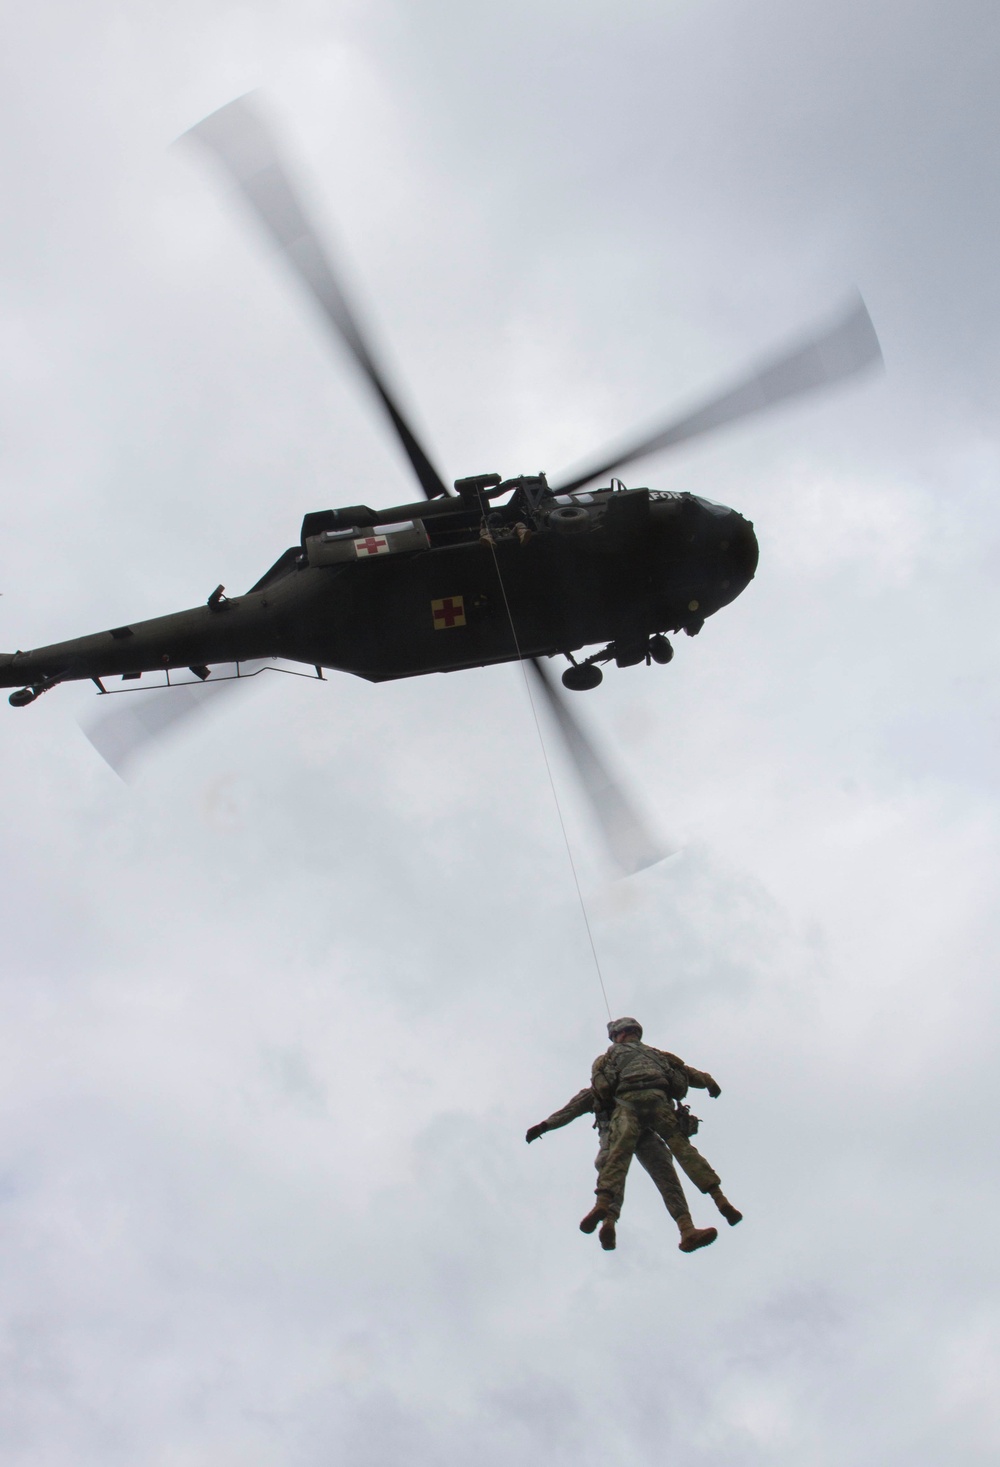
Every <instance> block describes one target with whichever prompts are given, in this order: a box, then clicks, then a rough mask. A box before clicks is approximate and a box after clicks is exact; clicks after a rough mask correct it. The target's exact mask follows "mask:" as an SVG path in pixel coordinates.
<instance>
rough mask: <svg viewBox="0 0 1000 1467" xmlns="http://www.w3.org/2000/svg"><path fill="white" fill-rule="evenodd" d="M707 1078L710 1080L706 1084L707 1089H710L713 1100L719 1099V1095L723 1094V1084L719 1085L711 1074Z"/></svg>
mask: <svg viewBox="0 0 1000 1467" xmlns="http://www.w3.org/2000/svg"><path fill="white" fill-rule="evenodd" d="M706 1078H707V1080H708V1084H707V1085H706V1086H705V1089H706V1090H707V1091H708V1093H709V1095H710V1096H711V1097H712V1099H713V1100H718V1098H719V1096H720V1095H721V1094H722V1086H721V1085H717V1084H716V1083H715V1081H714V1080H713V1079H712V1077H711V1075H708V1076H707V1077H706Z"/></svg>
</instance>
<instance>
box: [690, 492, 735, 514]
mask: <svg viewBox="0 0 1000 1467" xmlns="http://www.w3.org/2000/svg"><path fill="white" fill-rule="evenodd" d="M691 498H692V499H693V500H694V501H695V503H696V504H700V505H701V507H702V509H707V510H708V512H709V514H717V515H724V514H732V510H731V509H730V508H729V505H728V504H716V502H715V500H714V499H702V497H701V495H700V494H692V495H691Z"/></svg>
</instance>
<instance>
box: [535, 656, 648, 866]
mask: <svg viewBox="0 0 1000 1467" xmlns="http://www.w3.org/2000/svg"><path fill="white" fill-rule="evenodd" d="M529 666H530V667H531V669H532V671H533V672H534V674H535V678H536V680H537V685H538V687H539V688H540V689H541V690H542V693H543V694H544V697H545V700H546V702H547V704H548V706H549V709H550V711H551V713H552V716H553V717H554V719H555V721H556V723H557V724H558V726H559V732H560V733H561V734H562V736H563V740H564V742H565V745H566V750H567V752H568V754H569V756H570V758H571V759H572V761H573V763H574V765H575V766H576V772H577V774H578V775H579V777H580V782H581V784H582V786H583V792H584V794H585V795H586V796H587V799H588V800H589V801H590V805H591V808H592V809H593V812H594V815H595V816H596V818H597V823H598V825H599V826H600V829H601V833H602V835H603V836H604V841H605V844H606V846H607V848H608V851H609V852H610V854H611V858H612V860H613V861H614V864H615V865H616V866H617V867H618V869H619V870H620V871H621V872H622V873H623V874H624V875H627V876H631V875H633V874H634V873H635V872H636V871H642V870H644V869H645V867H647V866H655V865H656V863H657V861H662V860H663V858H664V857H665V856H669V855H670V854H671V852H670V851H669V850H668V849H667V848H666V847H665V846H663V845H662V843H661V842H659V841H658V840H657V838H656V837H655V836H654V835H653V833H652V831H651V830H650V829H649V827H648V826H647V825H646V823H645V821H644V820H643V819H642V817H641V816H640V815H639V813H638V811H637V810H636V809H635V808H634V806H633V805H632V803H631V802H630V800H629V799H628V797H627V795H626V794H625V791H624V789H623V788H622V785H621V782H620V781H619V780H617V779H616V778H615V777H614V775H612V773H611V772H610V770H609V769H608V767H607V765H606V764H605V763H604V760H603V759H602V758H601V756H600V755H599V754H598V752H597V750H596V749H595V747H594V745H593V743H592V742H591V740H590V739H589V737H588V736H587V734H586V733H584V730H583V727H582V726H581V724H580V723H579V722H578V720H577V718H576V716H575V714H574V713H573V712H572V711H571V710H570V707H569V705H568V703H567V702H566V700H565V698H564V697H563V696H562V694H561V693H560V691H559V689H558V688H557V687H556V685H555V683H554V682H553V680H552V677H551V674H550V673H549V672H547V671H546V669H545V666H544V665H543V664H542V663H541V662H540V661H539V660H538V658H537V657H532V658H531V659H530V661H529Z"/></svg>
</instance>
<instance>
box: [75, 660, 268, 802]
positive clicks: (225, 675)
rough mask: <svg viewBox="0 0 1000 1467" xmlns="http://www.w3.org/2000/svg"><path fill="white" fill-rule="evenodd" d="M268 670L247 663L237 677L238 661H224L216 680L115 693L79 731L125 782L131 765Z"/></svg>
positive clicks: (100, 700)
mask: <svg viewBox="0 0 1000 1467" xmlns="http://www.w3.org/2000/svg"><path fill="white" fill-rule="evenodd" d="M267 666H268V663H266V662H244V663H242V664H240V667H241V671H242V672H243V676H241V677H236V676H235V673H236V663H223V664H222V665H220V666H218V667H215V668H213V670H212V671H213V676H214V677H215V678H216V681H215V682H212V681H208V682H203V683H202V682H198V683H178V684H175V686H174V687H172V688H165V687H157V688H148V689H146V688H143V689H141V690H140V689H136V690H135V691H133V692H127V693H117V692H116V693H112V694H110V695H108V696H107V697H104V698H98V699H97V700H96V702H97V706H98V711H97V713H96V715H94V716H86V717H84V718H81V720H80V727H81V728H82V730H83V732H84V734H85V735H86V737H87V738H88V739H89V740H90V742H91V743H92V744H93V746H94V748H95V749H96V750H97V752H98V753H99V754H100V756H101V758H102V759H103V760H104V762H105V763H106V764H109V765H110V766H111V768H112V769H113V770H114V771H115V773H116V774H117V775H118V776H119V777H120V778H121V779H124V780H127V779H128V776H129V775H130V774H131V772H132V768H133V765H134V764H135V763H136V762H137V761H139V760H141V759H143V758H144V757H145V756H146V755H147V754H149V753H151V752H152V751H153V749H154V748H155V747H156V746H157V745H158V744H160V743H161V742H163V741H164V740H165V739H167V738H169V737H170V736H171V735H172V734H173V732H174V731H175V730H177V729H179V728H180V727H182V726H183V725H184V724H186V723H187V722H188V721H189V720H190V719H191V718H193V717H195V716H198V717H201V716H202V715H204V714H206V713H209V712H211V710H212V709H214V708H218V707H221V706H224V705H225V702H226V699H227V698H229V697H231V696H232V694H233V690H234V689H236V688H240V689H242V690H243V692H244V693H245V691H246V688H247V685H248V683H251V674H252V673H254V672H256V671H258V670H259V669H260V668H263V667H267Z"/></svg>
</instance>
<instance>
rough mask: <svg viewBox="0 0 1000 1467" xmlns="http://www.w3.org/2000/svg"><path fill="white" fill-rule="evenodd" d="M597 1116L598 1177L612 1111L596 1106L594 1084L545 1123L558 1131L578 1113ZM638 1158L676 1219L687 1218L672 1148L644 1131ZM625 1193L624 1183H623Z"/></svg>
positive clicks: (638, 1147) (636, 1153)
mask: <svg viewBox="0 0 1000 1467" xmlns="http://www.w3.org/2000/svg"><path fill="white" fill-rule="evenodd" d="M591 1114H592V1115H594V1117H595V1119H594V1125H595V1126H596V1128H597V1135H598V1139H599V1142H600V1147H599V1150H598V1152H597V1156H596V1157H595V1158H594V1166H595V1167H596V1168H597V1173H598V1176H600V1173H601V1169H602V1167H603V1166H604V1165H605V1163H606V1161H607V1157H608V1144H609V1140H610V1131H611V1113H610V1111H608V1110H605V1109H604V1108H603V1107H599V1106H598V1105H597V1096H596V1094H595V1091H594V1088H593V1086H592V1085H588V1086H587V1089H586V1090H580V1091H578V1092H577V1094H576V1095H574V1096H573V1099H572V1100H571V1101H569V1103H568V1104H567V1105H564V1106H563V1107H562V1109H561V1110H556V1111H553V1112H552V1114H551V1115H550V1116H549V1117H548V1119H547V1120H545V1121H543V1122H542V1126H543V1128H544V1129H545V1130H546V1131H557V1130H558V1129H559V1127H560V1126H568V1125H569V1123H570V1121H575V1120H576V1119H577V1117H578V1116H585V1115H591ZM635 1155H636V1160H637V1161H638V1162H639V1164H640V1166H643V1167H645V1169H646V1171H647V1172H648V1173H649V1175H650V1176H651V1177H652V1179H653V1181H654V1182H655V1183H656V1186H657V1190H658V1191H659V1194H660V1196H661V1197H662V1198H663V1201H664V1203H665V1205H666V1209H667V1211H668V1212H669V1213H670V1216H671V1217H672V1218H673V1219H674V1222H676V1221H677V1220H678V1218H682V1217H686V1216H688V1213H689V1208H688V1204H687V1199H686V1197H685V1196H684V1192H683V1189H682V1187H681V1184H680V1181H679V1179H678V1176H677V1172H676V1170H675V1168H674V1163H673V1160H672V1158H671V1156H670V1151H669V1148H668V1147H667V1144H666V1142H665V1141H663V1139H662V1138H661V1137H660V1136H658V1135H657V1134H656V1132H655V1131H643V1133H642V1135H641V1136H640V1137H639V1139H638V1141H637V1142H636V1146H635ZM622 1190H623V1192H624V1182H623V1183H622Z"/></svg>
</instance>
